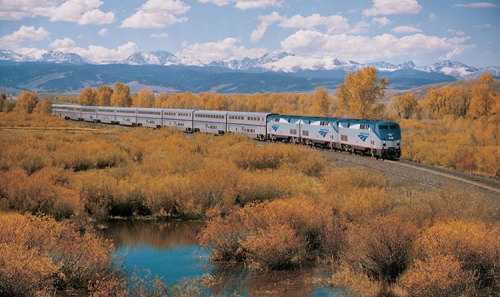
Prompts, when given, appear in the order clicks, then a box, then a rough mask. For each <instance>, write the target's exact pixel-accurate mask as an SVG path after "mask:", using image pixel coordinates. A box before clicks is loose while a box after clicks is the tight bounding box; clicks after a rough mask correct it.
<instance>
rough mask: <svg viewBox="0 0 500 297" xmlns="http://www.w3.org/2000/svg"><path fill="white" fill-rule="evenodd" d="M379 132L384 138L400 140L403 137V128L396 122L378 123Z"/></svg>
mask: <svg viewBox="0 0 500 297" xmlns="http://www.w3.org/2000/svg"><path fill="white" fill-rule="evenodd" d="M378 133H379V135H380V139H382V140H398V139H401V129H400V128H399V125H398V124H396V123H390V124H388V123H384V124H382V125H378Z"/></svg>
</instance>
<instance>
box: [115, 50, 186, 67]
mask: <svg viewBox="0 0 500 297" xmlns="http://www.w3.org/2000/svg"><path fill="white" fill-rule="evenodd" d="M123 63H125V64H129V65H163V66H165V65H177V64H180V61H179V59H178V58H177V57H176V56H175V55H174V54H172V53H170V52H167V51H156V52H135V53H133V54H132V55H131V56H130V57H128V58H127V59H125V61H123Z"/></svg>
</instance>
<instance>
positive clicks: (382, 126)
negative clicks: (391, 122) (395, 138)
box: [378, 125, 387, 130]
mask: <svg viewBox="0 0 500 297" xmlns="http://www.w3.org/2000/svg"><path fill="white" fill-rule="evenodd" d="M378 128H379V129H380V130H387V126H384V125H381V126H378Z"/></svg>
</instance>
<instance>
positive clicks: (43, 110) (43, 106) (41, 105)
mask: <svg viewBox="0 0 500 297" xmlns="http://www.w3.org/2000/svg"><path fill="white" fill-rule="evenodd" d="M36 109H37V112H38V113H40V114H43V115H51V114H52V100H50V98H49V97H44V98H43V99H42V101H40V102H38V104H37V105H36Z"/></svg>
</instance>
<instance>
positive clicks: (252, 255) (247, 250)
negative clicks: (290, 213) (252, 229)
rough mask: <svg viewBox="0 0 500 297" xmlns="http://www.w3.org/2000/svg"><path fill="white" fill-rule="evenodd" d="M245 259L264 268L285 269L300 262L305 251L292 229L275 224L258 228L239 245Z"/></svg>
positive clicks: (300, 239)
mask: <svg viewBox="0 0 500 297" xmlns="http://www.w3.org/2000/svg"><path fill="white" fill-rule="evenodd" d="M240 248H241V249H242V250H243V252H244V254H245V255H246V258H247V261H249V262H251V263H256V264H257V265H258V266H259V267H260V268H264V269H286V268H290V267H293V266H298V265H299V264H301V263H300V262H299V261H300V260H301V259H304V255H301V253H304V252H305V251H306V246H305V242H303V241H302V238H300V237H299V236H297V233H296V231H295V230H294V229H292V228H291V227H290V226H288V225H287V224H286V223H284V224H276V225H271V226H268V227H266V228H265V229H258V230H257V232H256V233H252V235H250V236H249V237H248V238H247V239H246V240H245V241H244V242H243V243H242V244H241V247H240Z"/></svg>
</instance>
